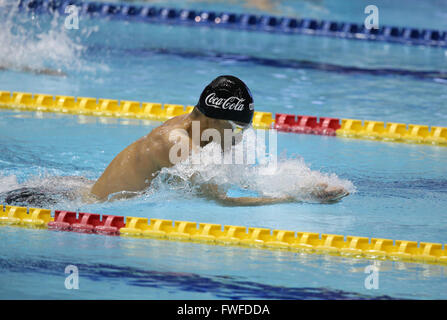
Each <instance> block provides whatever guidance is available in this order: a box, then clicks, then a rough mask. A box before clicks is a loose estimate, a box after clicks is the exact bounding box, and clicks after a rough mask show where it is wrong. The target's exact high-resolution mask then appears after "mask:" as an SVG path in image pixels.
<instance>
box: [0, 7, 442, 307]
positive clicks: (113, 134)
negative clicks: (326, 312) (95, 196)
mask: <svg viewBox="0 0 447 320" xmlns="http://www.w3.org/2000/svg"><path fill="white" fill-rule="evenodd" d="M303 3H305V4H303V6H305V7H306V6H308V5H309V3H307V2H303ZM346 3H348V2H346ZM411 3H413V2H411ZM414 3H416V2H414ZM414 3H413V4H412V5H414V6H416V4H414ZM429 3H430V5H433V6H435V5H436V3H437V1H432V2H429ZM175 4H176V3H173V5H175ZM281 4H282V5H283V6H287V5H289V4H288V2H281ZM324 4H325V2H323V4H322V5H321V6H322V7H324V8H326V9H325V10H335V11H334V12H337V10H339V9H333V8H332V6H325V5H324ZM202 5H203V6H202ZM219 5H220V6H224V4H219ZM219 5H218V6H219ZM197 6H200V8H202V7H205V6H206V5H205V4H204V3H203V2H198V3H197ZM209 6H213V5H209ZM218 6H217V7H216V8H218ZM346 6H348V5H346ZM178 7H182V6H180V5H178ZM410 7H411V6H410ZM429 7H430V6H429ZM337 8H339V7H337ZM350 8H351V10H354V9H352V8H355V6H354V5H352V7H350ZM239 9H240V10H245V11H250V8H246V7H244V6H243V4H242V3H241V4H240V5H239ZM239 9H238V10H239ZM281 10H282V9H281ZM296 10H297V11H296V12H298V9H296ZM232 11H235V10H232ZM385 11H386V10H385ZM0 12H2V13H1V14H2V15H4V16H5V19H1V20H0V21H1V22H0V24H2V28H1V29H0V35H1V36H2V39H4V42H5V43H6V44H7V45H6V46H3V47H2V48H0V66H2V67H4V68H5V70H3V71H0V89H1V90H9V91H25V92H36V93H50V94H54V95H56V94H60V95H74V96H86V97H89V96H92V97H100V98H113V99H123V100H136V101H148V102H163V103H179V104H184V105H194V104H195V103H196V102H197V100H198V96H199V95H200V92H201V90H202V89H203V87H204V86H205V85H206V84H207V83H208V82H209V81H211V80H212V79H213V78H214V77H216V76H217V75H219V74H233V75H236V76H238V77H240V78H241V79H243V80H244V81H245V82H246V83H247V85H248V86H249V87H250V88H251V91H252V93H253V95H254V100H255V108H256V109H257V110H260V111H270V112H273V113H276V112H286V113H293V114H309V115H318V116H334V117H343V118H357V119H368V120H381V121H393V122H403V123H416V124H427V125H438V126H446V123H447V116H446V113H445V112H444V110H445V107H446V103H445V101H446V98H447V90H446V83H445V73H446V72H447V70H446V69H447V67H446V66H447V64H446V62H447V53H446V50H445V49H442V48H430V47H419V46H403V45H396V44H387V43H374V42H362V41H349V40H340V39H330V38H323V37H310V36H286V35H273V34H266V33H254V32H238V31H231V30H217V29H207V28H189V27H180V26H167V25H152V24H142V23H129V22H124V21H106V20H88V19H81V21H80V29H79V30H65V29H64V28H63V18H62V17H59V18H55V19H50V18H49V17H45V16H35V17H34V19H32V20H31V19H30V18H29V17H26V16H15V15H14V14H13V12H12V13H5V12H4V11H0ZM250 12H251V11H250ZM306 12H307V11H306ZM310 12H311V13H312V11H310ZM348 12H350V11H349V10H348ZM427 12H429V10H428V9H427ZM281 13H282V14H285V13H286V11H281ZM444 13H445V12H444ZM312 14H313V13H312ZM437 14H443V12H442V10H441V11H440V13H439V12H438V13H437ZM309 15H310V14H309ZM309 15H306V16H309ZM339 15H340V17H341V18H340V19H342V18H343V19H346V20H349V18H350V15H349V13H346V14H341V13H339ZM321 17H324V15H323V14H322V15H321ZM418 17H419V18H418V19H419V20H421V19H422V21H419V22H418V23H421V24H422V23H426V24H425V25H421V26H422V27H428V26H431V25H433V27H437V26H436V25H434V24H435V22H433V20H432V19H430V15H428V13H427V14H425V11H424V13H421V15H420V16H419V15H418ZM402 19H403V18H402ZM399 22H405V23H406V22H408V21H405V19H403V20H401V21H399ZM384 23H385V22H384ZM388 24H391V23H388ZM396 24H398V23H397V22H396ZM415 24H416V22H415ZM430 24H431V25H430ZM407 25H410V23H408V24H407ZM21 27H23V29H22V30H21ZM439 27H440V28H441V27H442V23H440V24H439ZM30 30H31V31H32V32H29V31H30ZM322 64H332V65H336V71H332V72H328V71H325V70H324V68H321V65H322ZM350 67H357V68H361V69H362V70H363V71H362V72H357V73H352V72H349V68H350ZM43 69H52V70H56V71H58V72H59V73H60V74H61V76H49V75H42V74H39V73H38V71H39V70H43ZM378 69H387V70H391V71H389V72H388V73H386V74H378V73H377V72H375V71H376V70H378ZM30 70H31V71H33V70H34V71H35V72H29V71H30ZM401 70H404V71H405V72H403V73H402V72H398V71H401ZM424 71H431V75H430V76H426V74H425V73H424ZM158 124H159V123H156V122H144V123H143V122H140V121H129V120H118V119H104V118H92V117H78V116H71V115H57V114H41V113H33V112H16V111H11V110H0V148H1V151H0V192H3V191H6V190H11V189H13V188H16V187H18V186H20V185H21V184H23V183H34V184H45V183H48V179H51V178H52V177H60V176H82V177H85V178H87V179H91V180H95V179H97V178H98V177H99V176H100V174H101V173H102V172H103V170H104V169H105V167H106V166H107V165H108V164H109V162H110V161H111V160H112V159H113V157H114V156H115V155H116V154H117V153H118V152H120V151H121V150H122V149H123V148H124V147H126V146H127V145H129V144H130V143H132V142H133V141H135V140H136V139H138V138H139V137H141V136H143V135H145V134H147V133H148V132H150V130H152V129H153V128H154V126H156V125H158ZM278 151H279V152H280V153H281V152H282V156H283V158H285V159H283V160H280V163H279V168H280V169H281V170H282V172H281V173H279V174H277V175H274V176H273V178H275V179H276V180H275V179H273V180H272V178H271V177H269V179H270V180H268V183H264V184H263V183H262V179H263V177H262V176H261V175H258V176H254V178H255V179H254V180H256V181H257V182H258V184H257V185H256V186H257V187H258V188H259V189H260V191H261V192H266V193H268V192H271V191H272V189H273V190H279V191H284V192H285V190H286V189H287V188H289V185H288V184H290V183H292V184H293V183H295V182H296V181H292V180H291V178H290V174H289V175H288V174H287V173H288V172H292V173H294V172H295V171H294V170H297V168H298V169H303V168H310V169H311V170H313V172H314V173H317V175H319V176H324V174H328V175H329V174H336V175H337V178H333V179H335V181H337V183H347V182H346V181H348V182H349V183H352V184H353V185H354V186H355V189H356V192H355V193H353V194H351V195H350V196H348V197H347V198H344V199H343V200H342V201H341V202H338V203H336V204H330V205H329V204H315V203H307V202H304V203H293V204H291V203H288V204H278V205H271V206H262V207H244V208H229V207H222V206H220V205H218V204H216V203H214V202H211V201H207V200H204V199H200V198H198V197H196V196H194V194H191V193H189V192H188V190H187V189H185V188H178V187H176V186H174V187H173V186H169V185H166V186H163V185H162V186H161V188H159V190H158V192H155V193H151V192H149V193H146V194H144V195H142V196H139V197H137V198H134V199H130V200H123V201H115V202H106V203H101V204H85V203H82V202H81V201H79V200H75V201H68V200H65V201H61V202H60V203H58V204H55V205H48V206H47V207H48V208H51V209H70V210H80V211H84V212H95V213H101V214H116V215H124V216H141V217H149V218H164V219H173V220H187V221H197V222H209V223H219V224H231V225H242V226H251V227H267V228H271V229H285V230H294V231H308V232H320V233H333V234H343V235H355V236H366V237H382V238H390V239H400V240H414V241H425V242H437V243H447V241H446V237H445V226H446V224H447V213H446V211H445V207H446V205H447V180H446V173H447V171H446V168H447V149H446V148H445V147H435V146H426V145H409V144H396V143H386V142H375V141H366V140H355V139H342V138H334V137H322V136H310V135H297V134H287V133H278ZM300 159H303V160H300ZM302 161H304V162H305V164H303V162H302ZM244 170H245V169H242V171H240V172H239V173H241V174H242V176H244V175H245V176H246V175H247V171H244ZM288 170H290V171H288ZM306 177H307V176H306ZM306 177H305V178H306ZM265 179H267V178H265ZM340 181H342V182H340ZM343 181H344V182H343ZM269 188H270V189H269ZM236 192H238V191H236ZM0 237H1V240H0V242H1V243H2V244H4V245H2V246H0V257H1V259H0V265H1V269H0V270H1V273H0V297H1V298H4V299H11V298H12V299H15V298H30V299H36V298H43V299H51V298H68V299H69V298H74V299H77V298H86V299H96V298H98V297H101V298H112V299H114V298H125V299H126V298H129V299H136V298H145V299H183V298H187V299H222V298H225V299H230V298H231V299H250V298H252V299H256V298H266V299H300V298H307V299H327V298H335V299H344V298H359V299H362V298H365V299H368V298H377V297H380V298H416V299H440V298H442V299H445V298H446V297H447V295H446V292H447V290H446V289H447V282H446V281H445V279H446V276H447V269H446V267H445V266H439V265H428V264H417V263H402V262H391V261H386V262H385V261H383V262H378V266H379V268H380V278H379V279H380V285H379V289H377V290H368V289H366V288H365V285H364V282H365V278H366V276H367V274H365V272H364V270H365V267H366V266H369V265H371V264H373V263H374V262H373V261H372V260H367V259H359V260H358V259H351V258H349V259H348V258H343V257H334V256H326V255H309V254H299V253H293V252H287V251H269V250H261V249H247V248H235V247H222V246H211V245H204V244H192V243H182V242H170V241H157V240H143V239H132V238H123V237H105V236H96V235H86V234H74V233H67V232H50V231H47V230H28V229H21V228H11V227H2V228H0ZM69 264H73V265H76V266H78V268H79V275H80V283H79V287H80V288H79V290H67V289H65V287H64V281H65V277H66V274H65V273H64V269H65V267H66V266H67V265H69Z"/></svg>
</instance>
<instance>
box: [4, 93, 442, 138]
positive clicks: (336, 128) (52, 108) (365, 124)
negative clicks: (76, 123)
mask: <svg viewBox="0 0 447 320" xmlns="http://www.w3.org/2000/svg"><path fill="white" fill-rule="evenodd" d="M0 108H7V109H14V110H21V111H40V112H57V113H68V114H76V115H87V116H98V117H115V118H130V119H143V120H153V121H165V120H167V119H170V118H172V117H175V116H178V115H181V114H185V113H189V112H191V111H192V109H193V108H194V107H193V106H186V107H185V106H183V105H179V104H167V103H165V104H164V105H162V104H161V103H153V102H138V101H128V100H121V101H118V100H113V99H96V98H88V97H77V98H76V97H73V96H58V95H57V96H52V95H49V94H39V93H36V94H32V93H27V92H12V93H11V92H9V91H0ZM253 127H254V128H255V129H272V128H274V129H276V130H278V131H283V132H292V133H303V134H317V135H327V136H337V137H347V138H361V139H374V140H381V141H390V142H404V143H418V144H429V145H436V146H447V127H440V126H432V127H429V126H427V125H416V124H410V125H407V124H404V123H395V122H388V123H384V122H383V121H370V120H365V121H362V120H356V119H338V118H331V117H316V116H304V115H298V116H297V115H293V114H284V113H277V114H275V117H273V115H272V113H271V112H261V111H256V112H255V114H254V117H253Z"/></svg>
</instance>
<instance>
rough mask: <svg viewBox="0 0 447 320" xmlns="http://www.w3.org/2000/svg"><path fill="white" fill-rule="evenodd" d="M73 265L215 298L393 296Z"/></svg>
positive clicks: (38, 262)
mask: <svg viewBox="0 0 447 320" xmlns="http://www.w3.org/2000/svg"><path fill="white" fill-rule="evenodd" d="M68 264H72V261H65V262H63V261H52V260H42V259H35V260H31V259H29V258H27V259H4V258H0V269H1V270H3V271H9V272H17V273H39V274H45V275H53V276H58V277H65V276H66V275H65V274H64V272H63V270H65V267H66V266H67V265H68ZM76 266H77V267H78V268H79V272H80V273H81V272H82V276H81V277H86V278H88V279H90V280H92V281H116V280H119V281H125V283H126V284H127V285H130V286H135V287H147V288H170V289H173V288H174V289H176V290H179V291H186V292H199V293H212V294H213V295H214V296H215V297H216V298H218V299H236V300H239V299H342V300H343V299H355V300H369V299H383V300H392V299H394V298H392V297H390V296H388V295H381V296H372V295H371V296H369V295H363V294H359V293H356V292H348V291H343V290H336V289H329V288H324V287H321V288H312V287H283V286H273V285H267V284H262V283H257V282H252V281H243V280H242V279H241V280H239V279H237V278H236V277H233V276H224V275H222V276H202V275H199V274H195V273H189V272H169V271H165V272H162V271H155V270H144V269H139V268H135V267H130V266H118V265H112V264H102V263H91V264H85V263H76ZM123 296H124V295H123ZM42 298H43V297H42Z"/></svg>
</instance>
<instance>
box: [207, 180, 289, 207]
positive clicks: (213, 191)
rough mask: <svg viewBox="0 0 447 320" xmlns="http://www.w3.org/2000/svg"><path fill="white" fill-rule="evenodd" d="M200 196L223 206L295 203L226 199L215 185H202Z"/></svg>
mask: <svg viewBox="0 0 447 320" xmlns="http://www.w3.org/2000/svg"><path fill="white" fill-rule="evenodd" d="M201 191H202V195H203V196H204V197H205V198H207V199H210V200H214V201H216V202H218V203H220V204H222V205H224V206H230V207H237V206H262V205H267V204H276V203H285V202H293V201H295V200H294V198H293V197H290V196H285V197H275V198H267V197H228V196H227V194H226V193H225V192H223V191H222V190H220V189H219V187H218V186H217V185H215V184H204V185H202V186H201Z"/></svg>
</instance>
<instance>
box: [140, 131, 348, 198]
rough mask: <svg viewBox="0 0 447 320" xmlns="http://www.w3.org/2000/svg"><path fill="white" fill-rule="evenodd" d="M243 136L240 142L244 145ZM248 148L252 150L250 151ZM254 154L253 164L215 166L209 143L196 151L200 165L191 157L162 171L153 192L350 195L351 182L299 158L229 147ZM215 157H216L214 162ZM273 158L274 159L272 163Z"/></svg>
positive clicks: (263, 149) (212, 145)
mask: <svg viewBox="0 0 447 320" xmlns="http://www.w3.org/2000/svg"><path fill="white" fill-rule="evenodd" d="M246 140H247V135H244V138H243V142H246ZM250 146H252V148H255V149H256V150H250ZM241 148H244V149H245V152H256V155H257V161H256V163H255V164H219V163H224V157H225V156H224V153H222V152H221V148H220V146H219V145H218V144H216V143H210V144H208V145H207V146H205V147H204V148H202V149H201V152H200V160H201V161H200V164H194V163H197V162H194V161H193V160H192V158H191V157H190V158H189V159H187V160H185V161H183V162H180V163H178V164H176V165H175V166H173V167H170V168H163V169H162V170H161V171H160V173H159V174H158V176H157V177H156V178H155V179H154V180H153V181H152V184H151V187H150V188H151V189H150V190H148V192H149V193H150V194H153V190H152V189H155V190H163V189H166V188H168V189H171V190H172V189H174V190H176V191H182V192H186V193H189V192H191V190H196V189H197V186H198V185H200V184H203V183H211V184H216V185H219V186H220V187H223V188H224V189H227V190H228V189H230V188H238V189H242V190H249V191H251V192H254V193H257V194H258V195H260V196H265V197H293V198H294V199H296V200H297V201H307V202H319V200H320V199H319V198H318V196H317V195H318V194H319V193H320V192H321V191H324V189H326V188H327V187H329V188H333V189H342V190H345V191H347V192H349V193H354V192H355V191H356V190H355V187H354V185H353V184H352V182H351V181H349V180H345V179H340V178H339V177H338V176H337V175H336V174H335V173H332V174H327V173H323V172H320V171H316V170H311V169H310V168H309V166H308V165H306V163H305V162H304V160H303V159H302V158H300V157H297V158H286V157H285V156H281V157H280V159H279V160H277V161H276V156H275V157H274V156H273V155H272V154H269V153H266V146H265V144H259V143H257V144H245V145H244V143H239V144H237V145H236V146H233V147H232V152H233V154H235V153H237V152H240V151H241V150H240V149H241ZM216 155H217V158H218V157H221V158H220V161H218V160H219V159H217V160H216ZM272 159H274V160H272Z"/></svg>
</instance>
